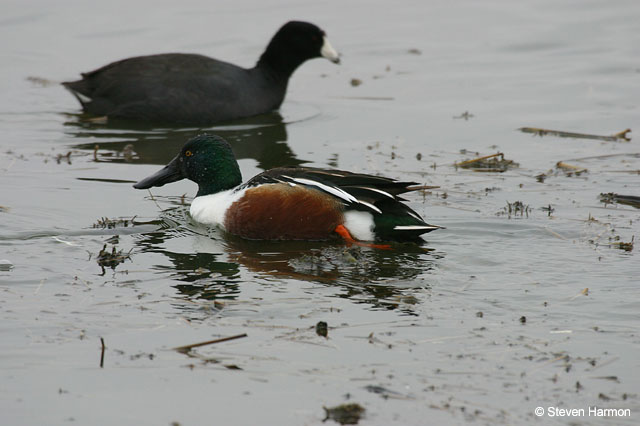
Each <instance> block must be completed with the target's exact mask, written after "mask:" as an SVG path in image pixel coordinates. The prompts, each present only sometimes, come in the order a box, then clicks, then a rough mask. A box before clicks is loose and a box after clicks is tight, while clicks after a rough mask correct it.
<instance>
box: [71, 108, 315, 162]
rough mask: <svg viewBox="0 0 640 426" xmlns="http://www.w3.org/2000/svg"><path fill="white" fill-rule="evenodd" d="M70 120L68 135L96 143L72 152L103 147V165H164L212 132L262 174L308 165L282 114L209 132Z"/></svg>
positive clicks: (74, 117) (99, 154)
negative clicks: (295, 150)
mask: <svg viewBox="0 0 640 426" xmlns="http://www.w3.org/2000/svg"><path fill="white" fill-rule="evenodd" d="M68 117H69V119H68V120H67V122H65V126H66V132H67V133H68V134H69V135H71V136H73V137H75V138H79V139H83V140H87V139H89V140H91V142H83V143H79V144H76V145H73V146H72V147H73V148H75V149H80V150H88V151H94V150H96V145H97V146H98V148H97V151H96V155H97V157H96V158H97V160H98V161H111V162H132V163H141V164H161V165H164V164H167V163H168V162H169V161H171V159H173V157H175V156H176V154H177V153H178V152H179V151H180V148H182V146H183V145H184V144H185V142H186V141H187V140H189V139H191V138H192V137H194V136H197V135H199V134H201V133H205V132H207V133H215V134H218V135H220V136H222V137H223V138H225V139H226V140H227V141H228V142H229V143H230V144H231V146H232V148H233V151H234V153H235V155H236V157H237V158H238V159H243V158H252V159H255V160H256V161H257V162H258V167H260V168H261V169H265V170H266V169H270V168H273V167H278V166H285V165H299V164H302V163H303V162H304V161H302V160H299V159H297V158H296V157H295V155H294V153H293V152H292V151H291V148H290V147H289V145H287V129H286V123H285V122H284V120H283V117H282V116H281V115H280V113H278V112H272V113H269V114H263V115H260V116H256V117H251V118H246V119H243V120H236V121H234V122H233V123H232V124H229V125H220V126H215V127H209V128H179V127H161V126H158V127H153V126H150V125H148V124H147V125H145V124H140V123H135V122H131V121H123V120H117V121H113V120H112V121H109V122H104V123H101V122H95V121H90V120H87V119H86V117H85V116H83V115H69V116H68Z"/></svg>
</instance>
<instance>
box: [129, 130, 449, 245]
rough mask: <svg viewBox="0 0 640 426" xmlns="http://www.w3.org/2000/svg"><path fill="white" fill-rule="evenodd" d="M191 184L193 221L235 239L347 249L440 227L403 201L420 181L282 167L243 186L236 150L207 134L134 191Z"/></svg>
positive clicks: (137, 185)
mask: <svg viewBox="0 0 640 426" xmlns="http://www.w3.org/2000/svg"><path fill="white" fill-rule="evenodd" d="M184 178H187V179H189V180H192V181H194V182H195V183H197V184H198V193H197V194H196V197H195V199H194V200H193V202H192V203H191V208H190V213H191V217H192V218H193V219H194V220H195V221H196V222H199V223H202V224H206V225H218V226H220V227H222V228H224V229H225V230H226V231H228V232H229V233H231V234H235V235H238V236H240V237H244V238H248V239H258V240H260V239H263V240H326V239H330V238H332V237H334V236H340V237H342V238H344V240H345V241H346V242H347V243H355V244H359V245H367V246H371V247H377V248H388V246H382V245H373V244H366V243H362V241H373V240H415V239H417V238H418V237H419V235H421V234H424V233H426V232H430V231H433V230H434V229H438V228H439V227H438V226H433V225H429V224H428V223H426V222H425V221H424V220H422V218H421V217H420V215H419V214H418V213H416V212H415V211H413V210H412V209H411V208H410V207H408V206H407V205H406V204H404V203H402V201H404V200H403V199H402V198H400V197H399V196H398V195H399V194H402V193H405V192H409V191H413V190H416V189H419V188H421V187H419V186H415V185H416V183H415V182H398V181H396V180H394V179H389V178H385V177H379V176H372V175H366V174H359V173H351V172H345V171H341V170H328V169H317V168H307V167H301V168H275V169H271V170H267V171H265V172H263V173H260V174H259V175H257V176H255V177H253V178H252V179H250V180H249V181H248V182H246V183H244V184H242V176H241V174H240V168H239V166H238V162H237V161H236V159H235V157H234V155H233V152H232V150H231V147H230V146H229V144H228V143H227V142H226V141H225V140H224V139H222V138H221V137H219V136H214V135H200V136H197V137H195V138H193V139H191V140H190V141H188V142H187V143H186V144H185V146H184V147H183V148H182V150H181V151H180V154H178V156H176V157H175V158H174V159H173V160H172V161H171V162H170V163H169V164H168V165H166V166H165V167H164V168H163V169H162V170H160V171H158V172H157V173H155V174H153V175H151V176H149V177H147V178H145V179H143V180H141V181H140V182H138V183H136V184H135V185H134V188H137V189H148V188H151V187H154V186H163V185H165V184H167V183H170V182H175V181H178V180H181V179H184Z"/></svg>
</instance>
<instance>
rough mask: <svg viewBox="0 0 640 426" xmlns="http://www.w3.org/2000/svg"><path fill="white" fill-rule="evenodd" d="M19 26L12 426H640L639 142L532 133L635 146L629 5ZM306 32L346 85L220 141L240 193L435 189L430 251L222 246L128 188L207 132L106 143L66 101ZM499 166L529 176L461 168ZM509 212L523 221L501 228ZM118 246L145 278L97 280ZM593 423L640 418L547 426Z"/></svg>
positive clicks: (1, 409) (11, 52)
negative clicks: (315, 184)
mask: <svg viewBox="0 0 640 426" xmlns="http://www.w3.org/2000/svg"><path fill="white" fill-rule="evenodd" d="M0 12H1V13H0V16H1V17H0V57H1V65H0V77H1V78H0V88H1V93H2V97H1V98H0V129H1V131H2V136H1V138H2V139H1V143H0V146H1V150H0V151H1V152H0V206H1V209H0V259H2V262H1V264H0V267H1V269H0V294H1V295H2V296H1V297H0V318H1V321H0V336H1V338H0V383H2V385H0V413H1V414H0V417H1V420H2V423H3V424H7V425H9V424H11V425H34V424H40V425H44V424H55V425H58V424H60V425H63V424H83V425H103V424H104V425H107V424H116V423H119V424H138V425H147V424H148V425H162V424H165V425H168V424H172V422H177V423H178V424H181V425H192V424H206V423H216V424H238V425H240V424H278V425H302V424H304V425H320V424H322V420H323V418H324V410H323V407H332V406H335V405H339V404H342V403H348V402H355V403H359V404H361V405H362V406H363V407H364V408H365V409H366V413H365V417H364V418H363V419H361V421H360V424H366V425H387V424H403V425H422V424H431V423H437V424H463V423H467V422H472V423H476V424H531V423H539V424H569V423H571V424H603V423H607V422H608V423H610V424H637V422H638V416H639V415H640V403H639V399H638V398H639V397H638V393H639V390H640V388H639V385H640V373H638V371H639V367H640V357H639V356H638V353H640V352H639V350H640V338H639V337H638V331H639V330H638V320H639V312H640V291H639V290H638V283H639V279H638V276H639V275H640V266H639V265H640V263H639V258H638V256H639V255H638V248H637V244H636V247H635V248H634V249H633V250H631V251H625V250H621V249H620V248H619V247H618V246H616V243H617V242H630V241H631V240H632V238H633V237H634V236H635V237H636V240H637V238H638V237H639V236H640V232H639V230H640V226H639V225H638V223H639V219H640V212H639V211H638V210H637V209H634V208H633V207H630V206H624V205H605V204H603V203H601V202H600V201H599V200H598V195H599V194H600V193H608V192H616V193H620V194H626V195H640V190H639V185H638V182H639V179H640V177H639V175H638V173H637V170H639V169H640V157H639V154H638V153H640V149H639V148H638V146H637V138H636V137H634V136H635V135H634V133H633V132H632V133H631V136H632V138H633V139H632V141H631V142H630V143H621V142H603V141H594V140H586V139H567V138H557V137H553V136H545V137H536V136H532V135H530V134H524V133H521V132H519V131H518V130H517V129H518V128H520V127H523V126H533V127H542V128H550V129H559V130H567V131H575V132H584V133H594V134H613V133H616V132H619V131H622V130H624V129H627V128H631V129H632V130H633V131H634V132H636V133H635V134H636V135H637V131H638V129H639V124H640V109H639V104H640V26H639V24H638V22H640V4H638V3H637V2H636V1H547V0H543V1H520V2H511V1H484V2H474V1H455V2H450V1H434V0H429V1H401V2H386V1H378V0H374V1H351V2H337V1H325V2H309V1H300V2H285V1H280V0H278V1H273V2H268V3H267V2H256V1H251V0H246V1H244V0H243V1H234V2H212V1H183V2H162V1H161V2H156V1H153V2H152V1H127V2H125V1H121V0H115V1H111V2H109V3H105V2H102V3H95V2H82V1H59V2H46V1H38V0H35V1H30V2H24V1H12V0H3V2H2V3H1V4H0ZM290 19H303V20H308V21H311V22H314V23H316V24H318V25H319V26H321V27H322V28H323V29H324V30H326V31H327V33H328V36H329V39H330V40H331V42H332V44H333V45H334V47H335V48H336V49H337V50H338V51H340V52H341V53H342V55H343V62H342V64H341V65H340V66H335V65H334V64H331V63H330V62H328V61H325V60H320V59H318V60H314V61H311V62H308V63H306V64H304V65H303V66H302V67H301V68H300V69H299V70H298V71H296V73H295V74H294V76H293V79H292V80H291V82H290V86H289V92H288V96H287V99H286V101H285V103H284V105H283V107H282V109H281V111H280V112H279V113H274V114H268V115H266V116H262V117H256V118H252V119H248V120H243V121H241V122H239V123H233V124H232V125H226V126H218V127H215V128H212V129H206V130H207V131H211V132H216V133H220V134H222V135H223V136H225V137H227V138H228V139H229V140H230V141H231V143H232V144H233V147H234V150H235V151H236V153H237V155H238V157H239V158H240V161H239V163H240V167H241V170H242V172H243V175H244V177H245V178H248V177H250V176H252V175H254V174H256V173H258V172H260V171H261V170H263V169H265V168H269V167H273V166H277V165H282V164H307V165H312V166H319V167H336V168H341V169H346V170H353V171H358V172H368V173H380V174H383V175H386V176H391V177H395V178H398V179H410V180H415V181H417V182H420V183H424V184H428V185H438V186H439V187H440V188H439V189H437V190H434V191H433V192H431V193H425V194H420V193H414V194H409V195H408V199H409V204H410V205H411V207H412V208H414V209H415V210H416V211H418V212H419V213H420V214H422V215H423V216H424V217H426V218H427V220H428V222H430V223H434V224H438V225H441V226H444V227H446V229H443V230H439V231H436V232H433V233H430V234H428V235H427V236H426V240H427V242H426V243H425V244H424V245H423V246H422V247H417V246H411V245H407V246H403V245H399V246H396V247H395V248H394V250H393V251H390V252H387V251H384V252H381V251H375V250H368V249H349V250H345V248H344V247H343V246H342V245H339V244H336V243H301V242H300V243H266V242H247V241H242V240H238V239H235V238H231V237H228V236H226V235H223V234H222V233H221V232H220V231H218V230H208V229H203V228H201V227H199V226H198V225H196V224H194V223H192V222H191V221H190V219H189V217H188V207H187V206H188V202H189V200H190V197H192V196H193V194H194V192H195V185H194V184H192V183H190V182H187V181H184V182H180V183H177V184H173V185H170V186H166V187H163V188H158V189H155V190H153V191H152V193H153V198H152V197H151V196H150V195H149V193H147V192H143V191H136V190H134V189H133V188H132V187H131V183H132V182H134V181H136V180H138V179H140V178H142V177H145V176H147V175H149V174H150V173H152V172H154V171H155V170H157V169H158V168H159V167H160V166H161V165H163V164H164V163H166V162H167V161H168V160H170V159H171V158H172V157H173V156H174V155H175V153H176V152H177V151H178V149H179V147H180V146H181V145H182V144H183V143H184V141H185V140H186V139H187V138H188V137H190V136H192V135H194V134H197V133H198V132H201V131H203V129H181V128H148V127H145V126H135V125H131V126H115V125H110V124H100V123H91V122H87V121H85V120H83V119H82V117H80V116H79V115H78V113H79V107H78V105H77V103H76V101H75V99H73V97H72V96H71V95H69V94H68V93H66V91H65V90H64V89H63V88H62V87H60V86H59V85H58V84H50V83H51V82H54V83H55V82H59V81H65V80H70V79H75V78H77V76H78V75H79V72H81V71H89V70H92V69H95V68H97V67H99V66H102V65H104V64H106V63H108V62H110V61H113V60H117V59H121V58H125V57H129V56H134V55H141V54H151V53H160V52H178V51H179V52H195V53H201V54H206V55H209V56H213V57H216V58H219V59H224V60H227V61H230V62H233V63H236V64H240V65H244V66H252V65H253V64H254V63H255V61H256V60H257V58H258V56H259V55H260V54H261V53H262V51H263V49H264V47H265V45H266V43H267V41H268V40H269V38H270V37H271V36H272V35H273V33H274V32H275V31H276V29H277V28H279V27H280V25H282V24H283V23H284V22H286V21H288V20H290ZM352 79H358V80H359V81H360V82H361V84H360V85H357V86H354V85H352V84H351V81H352ZM467 111H468V112H469V113H470V114H471V115H472V116H469V117H467V119H464V118H454V117H461V116H462V115H463V113H464V112H467ZM96 145H98V148H97V151H96V155H95V159H94V149H95V146H96ZM129 145H131V146H129ZM461 150H466V152H467V153H466V154H464V153H461ZM497 151H500V152H503V153H504V154H505V157H506V158H508V159H511V160H514V161H516V162H517V163H518V164H519V167H518V168H513V169H511V170H509V171H507V172H505V173H477V172H473V171H469V170H463V169H460V168H455V167H454V166H453V163H454V162H459V161H463V160H465V159H469V158H472V157H473V156H475V153H476V152H477V153H479V154H480V155H488V154H493V153H495V152H497ZM69 152H70V153H71V154H69V155H67V154H68V153H69ZM462 152H464V151H462ZM96 160H97V161H96ZM558 161H564V162H566V163H568V164H571V165H574V166H576V167H581V168H586V169H587V170H588V171H587V172H586V173H582V174H580V175H579V176H577V175H575V174H567V173H564V172H562V171H560V170H558V169H556V167H555V165H556V163H557V162H558ZM634 171H636V173H634ZM541 173H545V174H546V175H547V178H546V179H544V181H543V182H539V179H536V176H538V175H540V174H541ZM183 194H186V195H185V197H184V198H183V197H182V196H183ZM515 201H521V202H522V203H523V204H524V205H526V206H529V207H530V211H528V214H526V215H518V216H514V215H511V217H509V215H508V214H506V213H505V208H506V207H507V205H508V204H507V203H513V202H515ZM545 207H546V208H548V207H551V209H552V210H553V211H552V212H549V211H548V210H543V208H545ZM133 217H135V219H134V220H133V226H132V223H131V221H130V219H131V218H133ZM101 218H111V219H117V218H122V219H127V220H129V222H128V223H127V226H124V224H123V223H121V224H119V225H118V226H117V227H116V228H114V229H109V228H103V227H101V226H99V224H98V226H97V227H96V224H97V221H98V220H99V219H101ZM116 235H117V238H115V236H116ZM105 244H107V250H109V251H111V250H112V247H114V246H115V247H116V250H122V253H123V254H127V253H128V254H129V258H126V259H124V258H123V259H122V260H124V261H123V262H122V263H119V264H118V265H115V267H113V268H111V267H109V266H106V267H104V268H102V267H101V266H100V265H99V264H98V262H97V261H96V258H97V255H98V253H99V252H100V250H101V249H102V248H103V246H104V245H105ZM586 289H588V290H586ZM319 321H326V322H327V323H328V325H329V335H328V339H325V338H323V337H320V336H318V335H316V333H315V330H314V326H315V324H316V323H317V322H319ZM240 333H247V335H248V337H246V338H242V339H237V340H234V341H229V342H225V343H219V344H216V345H211V346H204V347H201V348H198V349H195V350H194V351H192V354H191V356H187V355H185V354H182V353H179V352H176V351H174V350H172V348H174V347H176V346H181V345H186V344H191V343H196V342H199V341H205V340H210V339H215V338H219V337H225V336H232V335H237V334H240ZM100 337H102V338H103V339H104V341H105V344H106V350H105V359H104V367H103V368H100V367H99V362H100V352H101V345H100ZM593 406H597V407H602V408H628V409H630V411H631V417H624V418H596V417H589V416H584V417H549V416H548V415H546V414H545V415H544V416H542V417H537V416H536V415H535V414H534V409H535V408H536V407H544V408H545V410H547V407H562V408H577V409H587V408H588V407H593ZM328 422H331V421H328Z"/></svg>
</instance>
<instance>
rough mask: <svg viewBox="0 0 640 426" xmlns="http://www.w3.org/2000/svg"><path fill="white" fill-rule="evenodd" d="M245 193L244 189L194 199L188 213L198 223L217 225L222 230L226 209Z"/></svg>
mask: <svg viewBox="0 0 640 426" xmlns="http://www.w3.org/2000/svg"><path fill="white" fill-rule="evenodd" d="M245 191H246V189H241V190H240V191H235V190H233V189H230V190H228V191H222V192H218V193H216V194H210V195H203V196H200V197H196V198H195V199H194V200H193V201H192V202H191V208H190V209H189V213H191V217H192V218H193V220H195V221H196V222H198V223H202V224H204V225H212V226H216V225H217V226H220V227H222V228H223V229H224V216H225V214H226V213H227V209H228V208H229V207H230V206H231V204H233V203H234V202H236V201H237V200H239V199H240V198H242V196H243V195H244V193H245Z"/></svg>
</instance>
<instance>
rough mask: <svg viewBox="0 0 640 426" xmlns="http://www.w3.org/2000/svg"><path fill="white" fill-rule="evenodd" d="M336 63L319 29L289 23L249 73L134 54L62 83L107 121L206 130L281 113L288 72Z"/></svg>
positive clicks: (192, 59) (184, 57)
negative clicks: (318, 61)
mask: <svg viewBox="0 0 640 426" xmlns="http://www.w3.org/2000/svg"><path fill="white" fill-rule="evenodd" d="M321 56H322V57H325V58H327V59H329V60H330V61H332V62H334V63H339V62H340V58H339V55H338V53H337V52H336V51H335V50H334V48H333V47H332V46H331V44H330V43H329V41H328V40H327V37H326V34H325V32H324V31H322V30H321V29H320V28H318V27H317V26H315V25H313V24H311V23H308V22H300V21H291V22H288V23H286V24H285V25H283V26H282V28H280V29H279V30H278V32H277V33H276V34H275V35H274V36H273V38H272V39H271V41H270V42H269V44H268V45H267V48H266V50H265V51H264V53H263V54H262V56H260V59H259V60H258V63H257V64H256V66H255V67H253V68H248V69H247V68H242V67H239V66H237V65H233V64H230V63H228V62H223V61H219V60H217V59H213V58H209V57H207V56H202V55H196V54H185V53H166V54H160V55H150V56H138V57H134V58H128V59H123V60H120V61H117V62H113V63H111V64H109V65H105V66H104V67H102V68H99V69H97V70H95V71H91V72H88V73H82V80H78V81H72V82H65V83H62V85H63V86H65V87H66V88H67V89H69V90H70V91H71V93H73V95H74V96H75V97H76V98H77V99H78V101H80V103H81V104H82V108H83V109H84V111H85V112H88V113H90V114H94V115H98V116H107V117H109V118H123V119H133V120H140V121H148V122H166V123H178V124H194V125H198V124H199V125H206V124H212V123H216V122H220V121H227V120H234V119H238V118H243V117H250V116H252V115H257V114H263V113H266V112H269V111H272V110H275V109H277V108H279V107H280V105H281V104H282V101H283V100H284V96H285V93H286V91H287V83H288V82H289V78H290V77H291V74H293V72H294V71H295V70H296V68H298V66H300V65H301V64H302V63H303V62H305V61H306V60H308V59H312V58H318V57H321Z"/></svg>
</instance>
